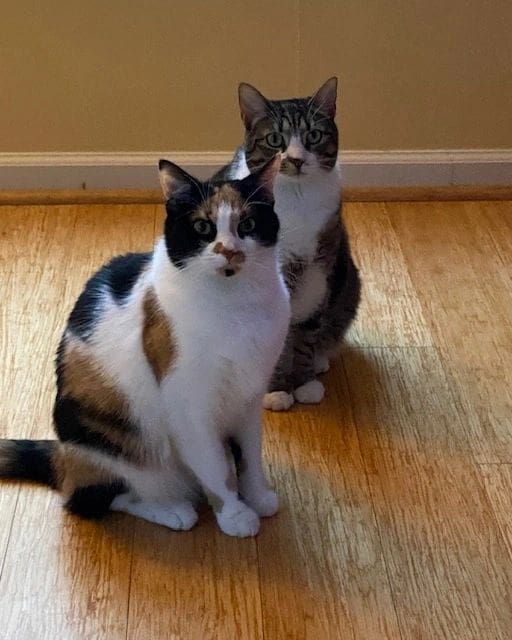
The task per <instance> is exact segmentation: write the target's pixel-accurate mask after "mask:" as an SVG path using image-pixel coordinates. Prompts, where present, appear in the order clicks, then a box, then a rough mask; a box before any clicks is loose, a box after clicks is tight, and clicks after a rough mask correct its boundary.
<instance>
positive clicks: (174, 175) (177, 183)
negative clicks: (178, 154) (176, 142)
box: [158, 160, 197, 200]
mask: <svg viewBox="0 0 512 640" xmlns="http://www.w3.org/2000/svg"><path fill="white" fill-rule="evenodd" d="M158 171H159V177H160V185H161V187H162V191H163V192H164V197H165V199H166V200H169V198H170V197H171V196H172V195H174V194H175V193H176V192H177V191H181V190H182V189H190V187H191V186H192V185H197V180H196V179H195V178H194V177H193V176H191V175H190V174H189V173H187V172H186V171H185V170H184V169H182V168H181V167H178V165H177V164H174V162H169V160H160V161H159V163H158Z"/></svg>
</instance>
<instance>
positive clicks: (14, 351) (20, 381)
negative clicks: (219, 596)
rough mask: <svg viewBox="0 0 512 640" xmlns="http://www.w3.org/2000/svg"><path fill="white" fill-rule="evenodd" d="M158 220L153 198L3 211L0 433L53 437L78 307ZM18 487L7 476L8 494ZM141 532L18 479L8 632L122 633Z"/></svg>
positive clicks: (6, 601)
mask: <svg viewBox="0 0 512 640" xmlns="http://www.w3.org/2000/svg"><path fill="white" fill-rule="evenodd" d="M154 218H155V209H154V206H153V205H151V206H150V207H149V208H148V209H144V208H142V207H129V206H122V207H99V208H97V209H89V208H84V207H78V206H77V207H40V208H31V209H23V208H14V207H13V208H4V209H3V210H2V212H1V213H0V220H1V235H0V246H1V251H0V256H1V258H0V260H1V262H0V267H1V271H2V275H3V277H2V280H1V287H2V290H1V291H0V296H1V297H0V299H1V300H2V301H4V304H3V306H2V313H1V333H0V335H1V337H2V340H1V347H0V355H1V358H0V360H1V364H0V367H1V368H2V372H1V376H0V378H1V382H0V384H1V394H2V398H5V399H7V402H2V403H1V404H0V412H1V417H0V425H1V426H0V429H1V430H2V437H6V436H7V437H18V438H21V437H34V438H40V437H48V436H50V437H51V436H52V428H51V405H52V401H53V394H54V382H53V375H54V374H53V358H54V351H55V348H56V346H57V342H58V339H59V336H60V333H61V331H62V328H63V326H64V324H65V321H66V316H67V314H68V312H69V310H70V307H71V305H72V303H73V302H74V300H75V298H76V296H77V295H78V293H79V292H80V290H81V289H82V287H83V285H84V283H85V280H86V278H87V277H89V276H90V275H91V273H92V272H93V271H94V270H96V269H97V268H98V267H99V266H100V265H101V264H102V263H103V262H104V260H105V259H106V258H109V257H111V256H112V255H115V254H116V253H118V252H119V251H123V252H124V251H127V250H136V249H141V248H144V249H146V248H150V247H151V243H152V241H153V234H154ZM14 486H15V485H6V484H4V483H2V486H1V495H2V501H4V500H9V495H11V498H10V499H11V500H13V498H12V496H13V495H14V494H13V491H14V489H13V487H14ZM16 490H18V488H16ZM2 506H3V505H2ZM7 506H8V503H7ZM11 511H12V510H11ZM10 515H11V514H9V511H7V512H5V518H6V522H7V518H8V517H9V516H10ZM3 518H4V512H3V510H2V520H3ZM0 530H1V531H2V536H4V533H3V531H4V525H3V524H2V527H1V529H0ZM132 531H133V530H132V528H131V525H130V524H129V523H126V522H125V521H124V520H122V519H120V518H117V519H115V518H114V519H112V520H111V521H110V522H108V523H107V524H105V525H96V524H91V523H85V522H81V521H79V520H77V519H75V518H72V517H70V516H66V515H65V514H64V513H63V512H62V510H61V507H60V502H59V499H58V497H57V495H56V494H54V493H51V492H50V491H49V490H48V489H46V488H36V487H30V486H27V485H23V486H21V487H20V488H19V501H18V506H17V509H16V512H15V514H14V518H13V520H12V533H11V535H10V539H9V544H8V548H7V552H6V555H5V562H4V567H3V572H2V576H1V582H0V628H1V629H2V633H5V634H6V635H5V636H4V637H6V638H17V639H18V638H19V639H25V638H26V639H27V640H29V639H30V640H32V639H33V638H56V637H58V638H74V637H77V638H78V637H79V638H95V639H96V638H108V639H109V640H111V639H112V638H114V639H117V638H123V639H124V638H125V636H126V629H127V610H128V591H129V584H130V560H131V543H132Z"/></svg>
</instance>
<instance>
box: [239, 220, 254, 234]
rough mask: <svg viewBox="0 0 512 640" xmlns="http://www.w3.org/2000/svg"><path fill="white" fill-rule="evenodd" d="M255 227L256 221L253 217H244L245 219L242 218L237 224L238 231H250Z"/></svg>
mask: <svg viewBox="0 0 512 640" xmlns="http://www.w3.org/2000/svg"><path fill="white" fill-rule="evenodd" d="M255 227H256V222H255V221H254V218H245V220H242V222H241V223H240V224H239V225H238V231H240V232H241V233H251V231H254V228H255Z"/></svg>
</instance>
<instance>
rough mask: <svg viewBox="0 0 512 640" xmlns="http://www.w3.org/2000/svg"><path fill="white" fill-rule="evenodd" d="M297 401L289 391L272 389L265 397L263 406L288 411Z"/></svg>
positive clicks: (272, 409) (271, 409) (273, 409)
mask: <svg viewBox="0 0 512 640" xmlns="http://www.w3.org/2000/svg"><path fill="white" fill-rule="evenodd" d="M294 402H295V400H294V398H293V395H292V394H291V393H288V392H287V391H271V392H270V393H266V394H265V396H264V397H263V408H264V409H270V411H287V410H288V409H289V408H290V407H291V406H292V404H293V403H294Z"/></svg>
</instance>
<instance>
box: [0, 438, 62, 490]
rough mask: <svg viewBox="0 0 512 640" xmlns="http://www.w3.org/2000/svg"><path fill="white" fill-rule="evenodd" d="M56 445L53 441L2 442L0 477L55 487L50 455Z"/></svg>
mask: <svg viewBox="0 0 512 640" xmlns="http://www.w3.org/2000/svg"><path fill="white" fill-rule="evenodd" d="M56 446H57V443H56V441H55V440H2V441H0V447H1V449H2V459H3V460H4V461H5V463H4V465H3V466H2V467H0V477H2V478H13V479H18V480H30V481H32V482H38V483H40V484H45V485H48V486H50V487H55V485H56V478H55V472H54V469H53V464H52V455H53V453H54V451H55V447H56Z"/></svg>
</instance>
